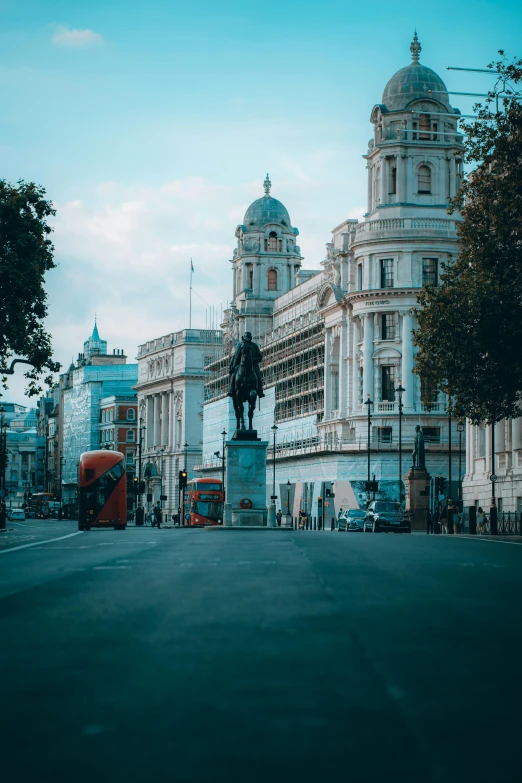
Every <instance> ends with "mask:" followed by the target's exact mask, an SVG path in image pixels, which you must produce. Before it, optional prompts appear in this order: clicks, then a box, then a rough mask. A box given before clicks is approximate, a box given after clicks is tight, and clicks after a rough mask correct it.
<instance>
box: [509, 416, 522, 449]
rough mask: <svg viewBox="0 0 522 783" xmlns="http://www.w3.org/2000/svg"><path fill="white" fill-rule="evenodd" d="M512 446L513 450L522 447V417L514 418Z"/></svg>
mask: <svg viewBox="0 0 522 783" xmlns="http://www.w3.org/2000/svg"><path fill="white" fill-rule="evenodd" d="M512 427H513V429H512V436H511V448H512V449H513V451H516V450H517V449H522V418H520V417H519V418H518V419H513V420H512Z"/></svg>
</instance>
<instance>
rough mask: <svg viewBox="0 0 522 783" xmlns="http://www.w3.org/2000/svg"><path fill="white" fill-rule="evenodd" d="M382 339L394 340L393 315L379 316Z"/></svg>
mask: <svg viewBox="0 0 522 783" xmlns="http://www.w3.org/2000/svg"><path fill="white" fill-rule="evenodd" d="M381 327H382V339H383V340H394V339H395V313H385V314H384V315H382V316H381Z"/></svg>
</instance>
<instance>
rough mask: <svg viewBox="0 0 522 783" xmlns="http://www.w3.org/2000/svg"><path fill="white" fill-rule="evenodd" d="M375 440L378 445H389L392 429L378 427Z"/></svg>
mask: <svg viewBox="0 0 522 783" xmlns="http://www.w3.org/2000/svg"><path fill="white" fill-rule="evenodd" d="M377 440H378V441H379V443H391V442H392V428H391V427H378V428H377Z"/></svg>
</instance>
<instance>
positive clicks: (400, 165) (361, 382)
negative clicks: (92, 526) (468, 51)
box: [201, 35, 463, 513]
mask: <svg viewBox="0 0 522 783" xmlns="http://www.w3.org/2000/svg"><path fill="white" fill-rule="evenodd" d="M410 49H411V57H412V62H411V63H410V64H409V65H408V66H406V67H405V68H402V69H401V70H400V71H398V72H397V73H396V74H395V75H394V76H392V78H391V79H390V81H389V82H388V84H387V85H386V87H385V89H384V93H383V96H382V100H381V102H380V103H378V104H377V105H376V106H375V108H374V109H373V111H372V114H371V122H372V125H373V137H372V139H371V140H370V142H369V146H368V151H367V154H366V156H365V157H366V161H367V172H368V212H367V214H366V215H365V220H364V221H363V222H361V223H358V222H357V221H353V220H347V221H344V222H343V223H341V224H340V225H339V226H337V228H335V229H334V230H333V236H332V239H331V241H330V242H329V243H328V244H327V246H326V247H327V254H326V259H325V260H324V261H323V262H322V266H323V271H306V272H304V271H301V269H300V268H301V261H302V257H301V255H300V251H299V248H298V247H296V245H295V237H296V235H297V233H298V232H297V229H294V228H292V225H291V221H290V217H289V214H288V211H287V209H286V208H285V207H284V206H283V204H281V202H279V201H277V199H274V198H273V197H272V196H271V195H270V182H269V180H268V178H267V180H266V181H265V195H264V196H263V197H261V198H260V199H258V200H257V201H255V202H254V203H253V204H252V205H251V206H250V207H249V209H248V210H247V212H246V214H245V218H244V220H243V224H241V225H240V226H238V228H237V229H236V238H237V247H236V249H235V250H234V256H233V259H232V265H233V301H232V304H231V306H230V309H229V310H227V311H226V313H225V318H224V323H223V329H224V340H223V344H224V349H225V354H224V356H223V357H222V358H221V359H220V360H219V361H216V362H213V363H212V364H211V366H210V367H209V370H210V377H209V379H208V381H207V384H206V404H205V414H204V435H203V441H204V442H203V461H202V466H201V467H202V469H203V470H208V471H210V470H212V469H214V470H217V467H218V463H217V462H216V461H215V460H213V456H212V455H213V453H214V452H215V451H216V450H218V449H219V447H220V441H219V432H220V430H221V429H222V427H223V426H225V427H226V428H227V430H228V429H229V428H230V427H232V426H233V417H232V411H231V403H230V400H229V399H228V398H227V397H226V391H227V382H228V356H229V354H230V351H231V349H232V346H233V344H234V343H235V342H236V341H237V340H238V339H239V337H240V335H241V334H242V333H244V331H246V330H248V331H251V332H252V334H253V336H254V339H256V340H257V341H258V342H259V343H260V346H261V349H262V351H263V356H264V361H263V365H262V371H263V376H264V378H265V385H266V398H265V399H264V400H263V401H262V406H261V413H260V414H256V427H257V429H258V430H259V431H260V434H261V436H262V437H263V438H267V437H270V436H271V431H270V428H271V426H272V425H273V424H274V423H275V424H276V425H277V427H278V431H277V436H276V438H277V444H276V450H277V460H276V461H277V462H278V464H277V474H278V483H279V484H281V485H285V484H286V482H287V480H288V481H290V483H291V485H292V487H293V488H292V495H293V498H294V501H293V506H294V511H295V509H296V507H298V506H299V505H305V506H306V507H308V510H309V511H313V512H314V513H315V511H314V509H315V508H316V507H317V506H316V502H317V497H318V496H319V495H321V494H324V482H330V481H334V482H336V485H337V488H338V491H337V492H336V502H337V503H338V504H342V505H344V507H346V505H347V504H348V503H350V504H354V503H355V502H356V501H357V502H361V501H362V497H363V493H362V485H363V482H364V479H365V478H366V473H367V456H368V445H367V409H368V406H367V405H365V402H366V400H367V399H368V398H370V399H371V400H372V402H373V406H372V420H371V437H370V441H371V442H370V452H371V453H370V462H371V473H372V474H373V473H375V474H376V478H377V479H378V480H379V481H380V482H381V484H380V490H381V492H382V493H383V495H384V496H388V497H398V493H399V474H398V438H399V421H398V419H399V416H398V398H397V393H396V391H395V390H396V387H397V386H398V384H399V381H401V382H402V386H403V387H404V390H405V391H404V394H403V404H404V411H403V413H404V417H403V430H402V432H403V449H404V451H403V475H404V473H406V471H407V469H408V468H409V466H410V464H411V460H410V456H409V455H410V454H411V450H412V442H413V433H414V429H415V426H416V425H420V426H421V427H422V429H423V431H424V436H425V440H426V444H427V460H426V462H427V468H428V471H429V472H430V473H431V474H432V475H437V474H440V475H444V476H447V475H448V445H449V444H448V421H447V418H446V415H445V399H444V397H443V396H442V395H439V396H437V397H434V396H433V395H430V394H429V393H428V390H421V388H420V382H419V379H418V377H417V376H416V375H414V374H413V373H412V370H413V368H414V363H415V350H414V346H413V342H412V329H414V328H415V326H416V319H415V307H416V306H417V298H418V295H419V291H420V289H421V288H422V287H423V286H424V285H425V284H427V283H431V284H435V285H436V284H437V281H438V277H439V274H440V270H441V265H442V264H443V263H444V262H445V261H447V260H448V259H449V257H450V256H451V255H456V254H457V252H458V251H457V235H456V221H457V220H458V216H452V217H451V218H450V217H449V216H448V214H447V206H448V199H449V198H450V197H451V196H453V195H455V193H456V191H457V189H458V187H459V177H460V176H461V172H462V153H463V145H462V137H461V136H460V135H459V133H458V130H457V120H458V117H459V111H458V110H456V109H453V108H452V107H451V105H450V102H449V96H448V92H447V89H446V87H445V85H444V83H443V81H442V80H441V79H440V77H439V76H438V75H437V74H436V73H434V72H433V71H432V70H431V69H430V68H427V67H426V66H424V65H421V64H420V62H419V57H420V51H421V47H420V44H419V42H418V40H417V36H416V35H415V37H414V40H413V42H412V44H411V47H410ZM428 398H429V404H428V405H427V406H426V405H425V404H424V403H423V400H427V399H428ZM270 439H271V438H270ZM457 447H458V436H457V433H456V430H455V428H453V435H452V443H451V448H452V449H454V450H455V451H456V450H457ZM452 473H453V476H452V478H453V481H454V482H456V480H457V460H454V461H453V471H452ZM269 478H271V477H270V476H269ZM454 489H456V484H454ZM270 494H271V491H270V488H268V489H267V496H269V495H270ZM277 494H278V495H280V497H282V505H284V500H285V496H286V491H284V492H281V493H280V492H278V493H277ZM291 510H292V509H290V511H291Z"/></svg>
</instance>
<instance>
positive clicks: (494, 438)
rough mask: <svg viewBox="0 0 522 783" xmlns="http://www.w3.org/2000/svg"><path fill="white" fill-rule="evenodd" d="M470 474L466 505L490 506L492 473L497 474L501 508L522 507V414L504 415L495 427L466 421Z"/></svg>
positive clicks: (465, 488)
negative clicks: (515, 417)
mask: <svg viewBox="0 0 522 783" xmlns="http://www.w3.org/2000/svg"><path fill="white" fill-rule="evenodd" d="M466 443H467V448H466V475H465V476H464V481H463V485H462V493H463V498H464V506H465V507H467V506H476V507H478V506H482V508H484V509H485V510H486V511H488V510H489V508H490V505H491V501H492V495H493V490H492V482H491V476H496V481H495V496H496V505H497V508H498V510H499V511H522V418H519V419H504V420H503V421H499V422H498V423H497V424H495V427H494V428H493V427H487V426H485V425H484V424H481V425H480V427H473V426H471V424H470V423H469V422H467V425H466Z"/></svg>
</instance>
